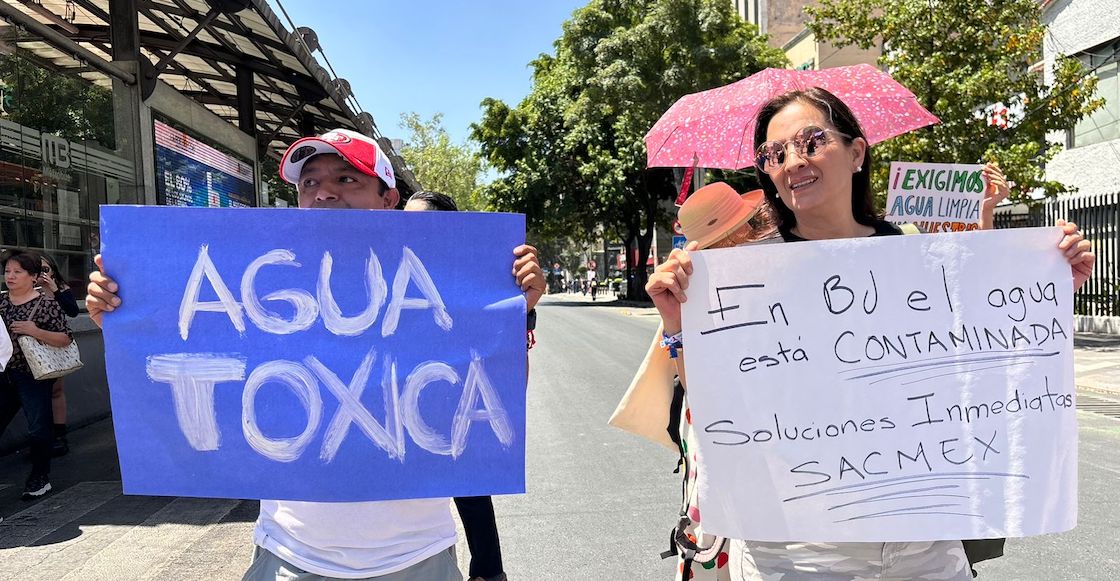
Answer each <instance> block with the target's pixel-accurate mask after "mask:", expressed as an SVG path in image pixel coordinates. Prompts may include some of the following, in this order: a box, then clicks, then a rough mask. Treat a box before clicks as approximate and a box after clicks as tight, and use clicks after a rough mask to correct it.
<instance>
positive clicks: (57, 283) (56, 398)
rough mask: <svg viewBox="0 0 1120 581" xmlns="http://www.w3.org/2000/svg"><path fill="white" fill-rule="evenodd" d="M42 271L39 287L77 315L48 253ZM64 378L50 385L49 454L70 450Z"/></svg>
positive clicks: (70, 314) (59, 454)
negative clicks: (51, 437) (51, 435)
mask: <svg viewBox="0 0 1120 581" xmlns="http://www.w3.org/2000/svg"><path fill="white" fill-rule="evenodd" d="M42 257H43V271H42V272H41V273H39V279H38V281H37V282H38V283H39V287H40V288H42V289H43V290H45V291H47V292H49V293H50V294H51V295H53V296H54V300H55V301H56V302H58V306H60V307H62V312H64V313H66V316H67V317H70V318H74V317H77V316H78V301H77V300H75V299H74V293H73V292H71V290H70V285H68V284H66V281H64V280H62V275H61V274H59V272H58V264H57V263H56V262H55V261H54V259H53V258H51V257H50V255H48V254H43V255H42ZM63 381H64V378H62V377H60V378H58V379H56V380H54V384H52V386H51V415H52V416H53V420H54V442H53V443H52V444H51V455H52V456H55V457H58V456H65V455H66V454H67V453H69V452H70V443H69V442H68V441H67V440H66V391H65V390H66V388H65V385H64V384H63Z"/></svg>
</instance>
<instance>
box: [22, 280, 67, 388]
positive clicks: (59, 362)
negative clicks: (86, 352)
mask: <svg viewBox="0 0 1120 581" xmlns="http://www.w3.org/2000/svg"><path fill="white" fill-rule="evenodd" d="M42 304H43V298H42V297H41V296H40V297H39V302H38V303H36V304H35V308H34V309H31V315H30V316H29V317H27V320H29V321H34V320H35V313H36V312H37V311H38V310H39V307H40V306H41V305H42ZM18 341H19V348H20V350H22V351H23V358H24V359H26V360H27V366H28V367H30V368H31V375H32V376H34V377H35V379H37V380H41V379H55V378H57V377H62V376H63V375H68V374H70V373H73V372H75V371H77V370H79V369H81V368H82V358H81V354H80V353H78V342H77V341H74V340H72V339H71V341H70V344H69V345H67V346H65V347H52V346H50V345H46V344H44V343H41V342H40V341H39V340H38V339H36V338H34V337H31V336H29V335H20V337H19V339H18Z"/></svg>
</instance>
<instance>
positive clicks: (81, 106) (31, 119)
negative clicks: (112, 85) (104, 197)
mask: <svg viewBox="0 0 1120 581" xmlns="http://www.w3.org/2000/svg"><path fill="white" fill-rule="evenodd" d="M29 58H30V57H28V56H24V55H23V54H22V51H20V52H17V53H16V54H14V55H10V56H7V57H3V58H0V94H2V98H0V104H2V107H0V115H4V116H6V117H8V118H9V119H11V120H12V121H14V122H16V123H19V124H21V125H24V126H27V127H35V128H36V129H38V130H40V131H42V132H44V133H53V134H56V135H60V136H62V137H65V138H67V139H69V140H71V141H78V142H81V141H87V142H93V143H97V144H99V145H101V146H102V147H104V148H106V149H108V150H112V149H115V148H116V140H115V138H114V134H113V132H114V125H113V93H112V91H110V90H109V89H106V88H104V87H99V86H97V85H95V84H93V83H90V82H88V81H86V80H84V79H80V78H76V77H70V76H67V75H63V74H59V73H55V72H52V71H50V70H48V69H47V68H46V67H43V66H39V65H37V64H35V63H33V62H31V61H30V60H29Z"/></svg>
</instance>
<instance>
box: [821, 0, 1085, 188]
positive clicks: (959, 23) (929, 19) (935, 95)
mask: <svg viewBox="0 0 1120 581" xmlns="http://www.w3.org/2000/svg"><path fill="white" fill-rule="evenodd" d="M1040 10H1041V8H1040V3H1039V2H1037V0H985V1H983V2H976V1H975V0H939V1H937V2H915V1H913V0H822V1H821V2H820V4H819V5H818V6H817V7H814V8H808V9H807V11H808V12H809V15H810V22H809V23H808V26H809V28H810V29H811V30H812V31H813V33H814V34H815V35H816V37H817V38H818V39H819V40H825V41H828V42H831V43H832V44H834V45H836V46H847V45H856V46H859V47H861V48H865V49H866V48H871V47H873V46H876V45H878V44H879V43H880V42H881V43H882V45H883V46H884V50H883V55H882V57H880V59H879V64H880V66H882V67H883V68H884V69H885V70H887V71H889V72H890V73H891V75H892V76H893V77H894V78H895V79H896V80H898V81H899V82H900V83H902V84H903V85H904V86H906V87H907V88H909V89H910V90H912V91H913V92H914V93H915V95H917V97H918V100H919V101H920V102H921V103H922V105H924V106H925V107H926V108H927V109H929V110H930V111H932V112H933V113H934V114H935V115H937V116H938V117H940V118H941V123H940V124H937V125H934V126H932V127H928V128H925V129H921V130H918V131H913V132H910V133H908V134H906V135H902V136H900V137H896V138H894V139H892V140H890V141H887V142H885V143H883V144H881V145H877V146H875V152H876V153H875V155H876V159H877V160H878V167H877V168H876V170H875V174H874V177H875V180H876V182H875V183H876V184H877V186H878V187H877V188H876V190H877V191H880V192H882V191H884V189H885V188H884V187H883V186H884V185H885V183H886V174H887V165H888V164H889V162H890V161H892V160H895V161H928V162H964V163H969V162H973V163H975V162H986V161H997V162H998V163H999V164H1000V166H1001V168H1002V169H1003V171H1004V172H1005V173H1006V174H1007V175H1008V177H1009V178H1010V179H1011V180H1012V181H1014V182H1016V184H1018V187H1017V188H1016V189H1015V191H1013V194H1012V195H1013V197H1015V198H1019V199H1023V198H1024V197H1025V196H1026V195H1027V194H1028V193H1029V192H1031V191H1032V190H1035V189H1036V188H1041V189H1042V191H1044V192H1045V193H1046V194H1047V195H1055V194H1058V193H1062V192H1065V191H1068V188H1067V187H1066V186H1064V185H1062V184H1061V183H1058V182H1053V181H1047V180H1046V179H1045V177H1044V175H1043V165H1044V164H1045V163H1046V162H1047V161H1049V160H1050V159H1051V158H1053V157H1054V155H1055V154H1057V153H1058V151H1060V150H1061V148H1062V145H1061V144H1060V143H1053V142H1048V141H1047V140H1046V134H1047V133H1049V132H1052V131H1061V130H1065V129H1066V128H1068V127H1073V125H1074V124H1075V123H1076V122H1077V120H1079V119H1081V118H1082V117H1083V116H1085V115H1087V114H1088V113H1090V112H1092V111H1093V110H1094V109H1095V108H1097V107H1099V106H1100V105H1101V103H1102V101H1101V100H1099V99H1094V98H1092V95H1093V92H1094V90H1095V87H1096V80H1095V78H1093V77H1091V76H1089V77H1086V76H1085V71H1084V70H1083V68H1082V66H1081V64H1080V63H1079V62H1078V61H1077V60H1075V59H1071V58H1062V59H1059V60H1058V61H1057V63H1056V65H1055V67H1054V70H1053V80H1052V82H1051V83H1050V84H1049V85H1045V84H1044V83H1043V80H1042V75H1041V74H1037V73H1036V72H1033V71H1032V65H1034V64H1035V63H1038V62H1039V61H1041V60H1042V41H1043V37H1044V36H1045V33H1046V30H1045V27H1044V26H1043V25H1042V24H1041V23H1040V21H1039V18H1040ZM998 104H1003V105H1004V106H1006V107H1007V108H1008V109H1009V110H1010V111H1011V115H1010V116H1011V119H1010V123H1008V124H1006V126H1001V124H999V123H994V124H993V123H992V120H991V119H990V116H989V115H988V114H987V112H988V111H990V109H989V108H990V107H991V106H993V105H998Z"/></svg>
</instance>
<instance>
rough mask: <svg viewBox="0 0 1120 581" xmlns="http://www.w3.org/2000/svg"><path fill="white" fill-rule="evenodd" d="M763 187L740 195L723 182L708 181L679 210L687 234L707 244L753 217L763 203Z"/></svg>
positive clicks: (682, 226)
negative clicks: (708, 182)
mask: <svg viewBox="0 0 1120 581" xmlns="http://www.w3.org/2000/svg"><path fill="white" fill-rule="evenodd" d="M763 198H764V196H763V194H762V190H753V191H750V192H747V193H745V194H743V195H739V193H738V192H736V191H735V189H734V188H732V187H731V186H729V185H727V184H726V183H724V182H715V183H711V184H708V185H706V186H704V187H702V188H700V189H698V190H696V192H695V193H693V194H692V195H691V196H689V197H688V199H687V200H685V202H684V204H682V205H681V208H680V210H677V220H678V221H679V222H680V223H681V230H682V231H683V232H684V237H685V238H686V239H687V240H688V241H689V242H692V241H696V242H699V243H700V248H707V247H709V246H711V245H712V244H713V243H715V242H716V241H718V240H720V239H721V238H723V237H725V236H727V235H728V234H731V233H732V232H734V231H735V230H736V229H738V228H739V227H740V226H742V225H743V224H745V223H746V222H747V220H750V219H751V218H752V217H753V216H754V215H755V214H757V213H758V211H759V209H760V208H761V207H762V204H763Z"/></svg>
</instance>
